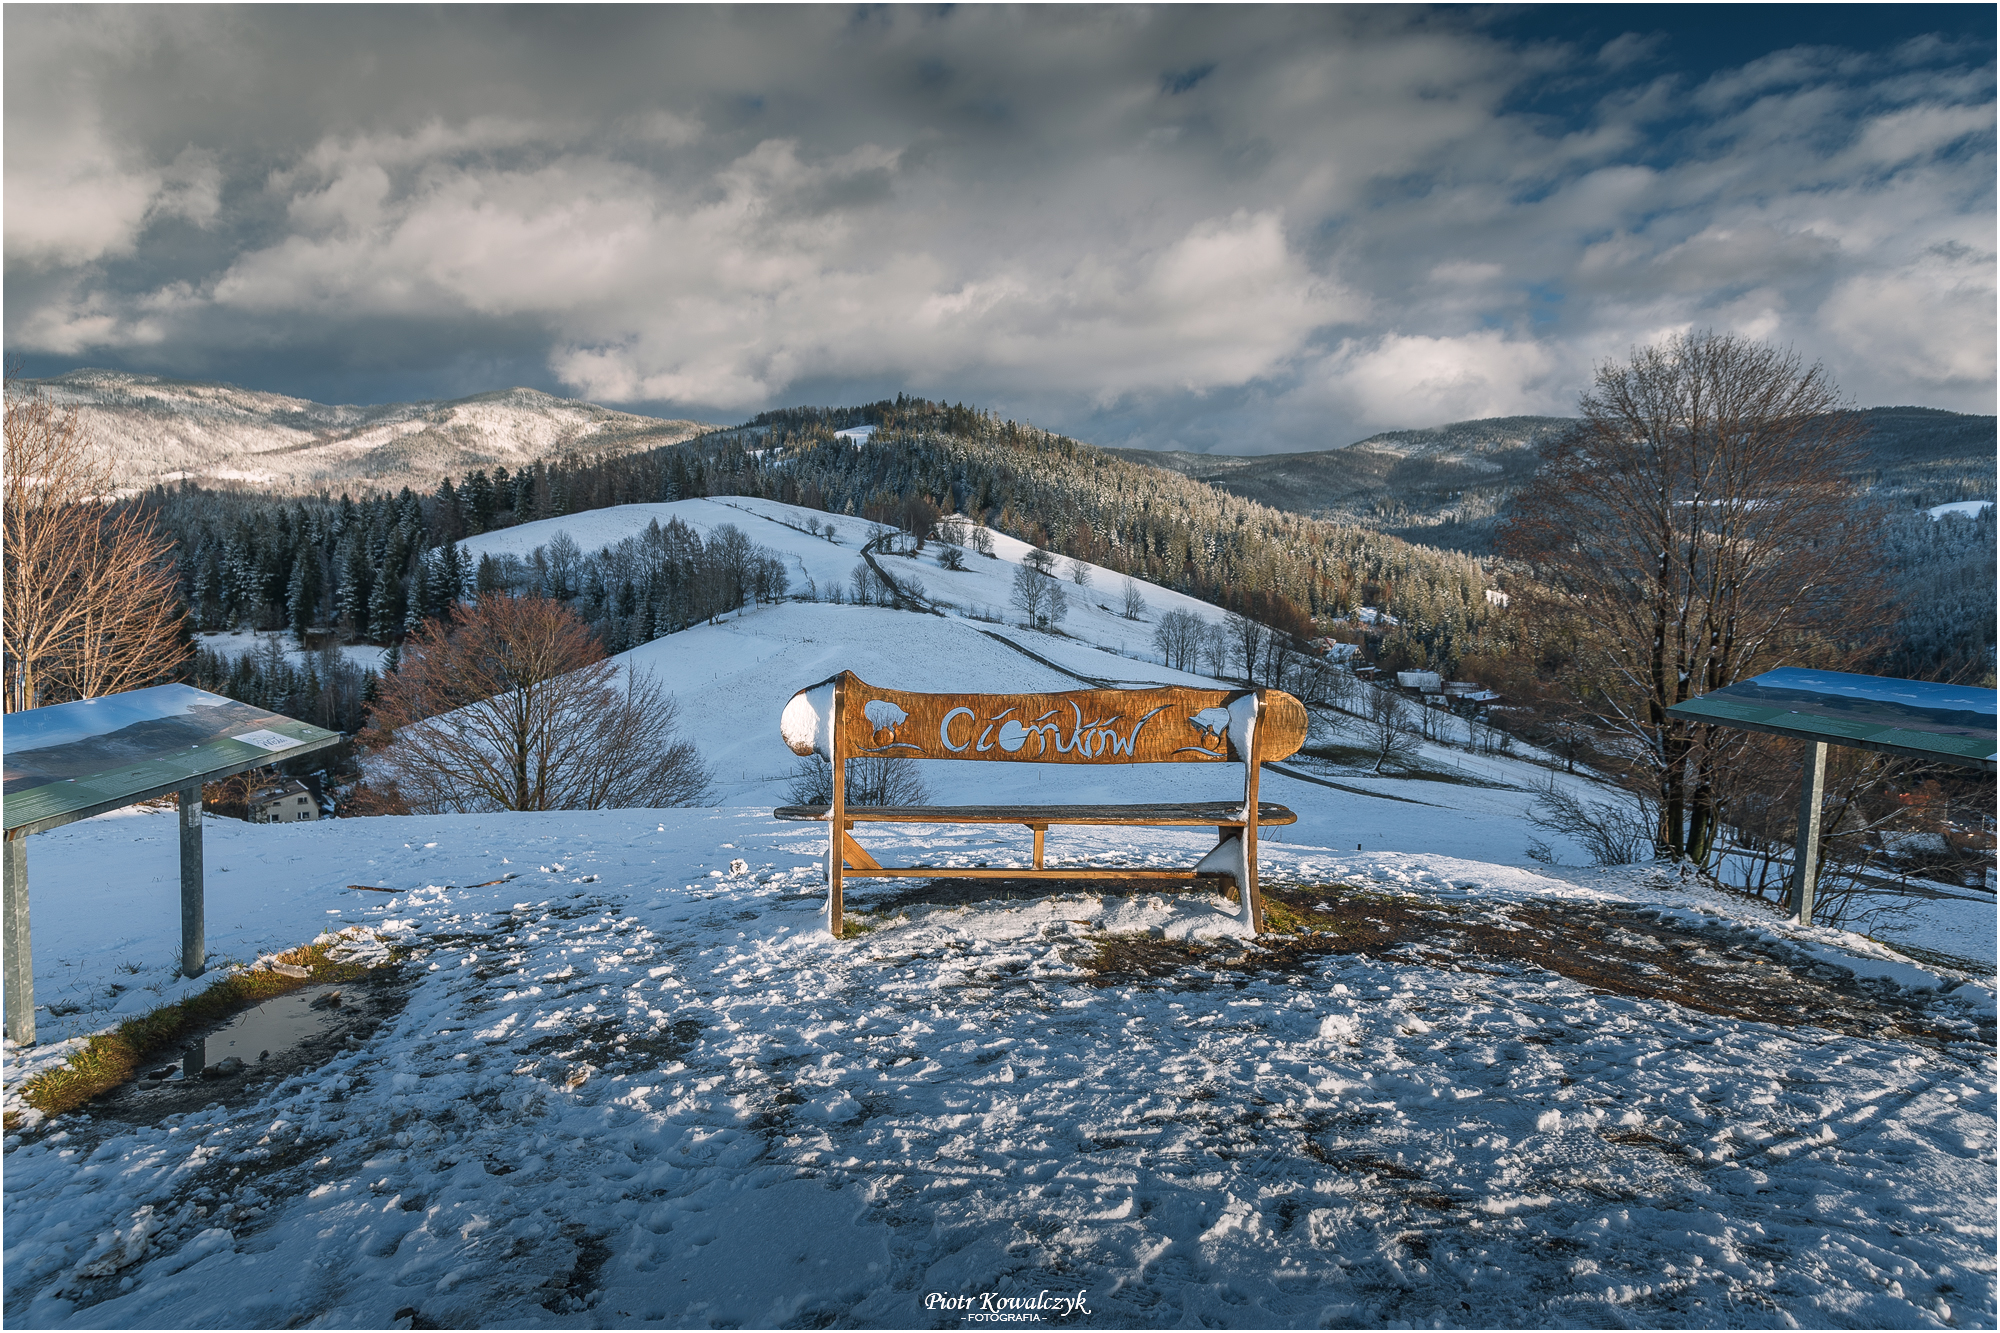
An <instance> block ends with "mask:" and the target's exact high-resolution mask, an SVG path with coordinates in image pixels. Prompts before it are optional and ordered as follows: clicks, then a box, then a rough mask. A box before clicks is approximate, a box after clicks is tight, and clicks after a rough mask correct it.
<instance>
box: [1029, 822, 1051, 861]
mask: <svg viewBox="0 0 2000 1333" xmlns="http://www.w3.org/2000/svg"><path fill="white" fill-rule="evenodd" d="M1028 827H1029V828H1031V829H1033V830H1034V832H1035V869H1037V870H1040V869H1041V868H1042V839H1043V837H1045V836H1046V835H1047V833H1048V831H1049V826H1048V825H1047V824H1030V825H1028Z"/></svg>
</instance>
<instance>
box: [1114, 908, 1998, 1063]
mask: <svg viewBox="0 0 2000 1333" xmlns="http://www.w3.org/2000/svg"><path fill="white" fill-rule="evenodd" d="M1264 895H1265V900H1266V908H1267V913H1268V916H1269V918H1270V922H1271V925H1272V927H1273V929H1274V930H1275V931H1277V932H1280V933H1277V934H1274V935H1268V936H1265V937H1263V938H1262V939H1260V940H1259V941H1258V947H1256V948H1245V947H1243V946H1242V945H1240V944H1230V945H1224V946H1220V947H1215V946H1204V945H1201V944H1190V943H1182V942H1178V941H1170V940H1163V939H1153V938H1147V937H1143V936H1141V937H1131V936H1117V937H1106V938H1102V939H1099V940H1097V941H1095V944H1096V953H1095V956H1094V957H1093V958H1091V959H1089V960H1087V961H1085V962H1084V966H1086V967H1089V968H1090V969H1091V971H1092V972H1093V974H1094V975H1093V977H1092V978H1091V980H1092V982H1093V984H1096V985H1100V986H1115V985H1154V986H1158V985H1166V986H1175V987H1202V986H1212V985H1215V984H1218V983H1224V984H1238V985H1240V984H1243V982H1244V981H1246V980H1248V979H1249V978H1250V977H1251V976H1254V975H1257V974H1260V973H1272V972H1278V973H1315V972H1317V971H1318V970H1319V969H1320V968H1322V967H1323V966H1324V965H1325V962H1326V960H1327V959H1328V958H1330V957H1336V956H1340V955H1349V954H1362V955H1366V956H1369V957H1375V958H1383V959H1389V960H1396V961H1404V962H1409V963H1417V964H1423V965H1427V966H1431V967H1436V968H1440V969H1443V970H1446V971H1455V972H1469V973H1486V974H1489V975H1493V976H1520V975H1526V974H1532V973H1536V972H1541V973H1553V974H1555V975H1558V976H1563V977H1567V978H1569V979H1570V980H1572V981H1576V982H1579V983H1581V984H1583V985H1585V986H1588V987H1590V988H1591V989H1593V990H1596V991H1599V992H1600V993H1603V994H1609V995H1623V996H1629V997H1632V998H1634V999H1649V1000H1666V1001H1670V1002H1672V1003H1674V1004H1677V1005H1680V1006H1682V1007H1683V1008H1687V1009H1692V1010H1695V1011H1697V1012H1700V1013H1706V1014H1714V1015H1716V1016H1717V1017H1723V1018H1731V1019H1743V1020H1748V1021H1752V1022H1761V1023H1773V1024H1776V1025H1778V1026H1781V1027H1798V1026H1814V1027H1823V1028H1827V1029H1830V1030H1832V1031H1835V1032H1841V1033H1845V1034H1847V1035H1850V1036H1863V1037H1885V1038H1895V1037H1901V1038H1906V1039H1910V1040H1915V1041H1920V1042H1925V1043H1934V1044H1940V1045H1942V1044H1949V1043H1953V1042H1963V1041H1973V1042H1978V1043H1980V1044H1983V1045H1988V1046H1990V1045H1992V1044H1993V1040H1994V1032H1993V1027H1992V1025H1991V1023H1990V1022H1988V1023H1981V1024H1972V1023H1967V1022H1963V1021H1960V1020H1956V1019H1951V1018H1942V1017H1940V1016H1939V1015H1937V1014H1936V1013H1934V1012H1933V1011H1932V1010H1931V1008H1930V1006H1929V1004H1928V1002H1927V999H1926V997H1925V996H1924V995H1923V994H1922V993H1916V992H1910V991H1905V990H1902V989H1901V988H1899V987H1897V986H1895V985H1894V984H1892V983H1889V982H1883V981H1876V980H1870V979H1863V978H1857V977H1856V976H1854V975H1853V974H1852V973H1851V972H1848V971H1847V970H1846V969H1844V968H1841V967H1838V966H1835V965H1833V964H1830V963H1827V962H1824V961H1822V960H1819V959H1816V958H1813V957H1811V956H1810V955H1808V954H1805V953H1804V952H1802V951H1799V950H1796V949H1793V948H1791V947H1790V946H1789V945H1786V944H1784V943H1783V942H1781V941H1772V940H1768V939H1761V938H1760V937H1759V933H1758V932H1757V931H1755V930H1752V929H1750V928H1748V927H1744V926H1739V925H1736V924H1734V923H1731V922H1727V921H1719V920H1718V921H1709V922H1705V923H1695V922H1690V921H1688V920H1686V919H1685V918H1682V917H1678V916H1673V915H1669V914H1666V913H1662V912H1660V911H1658V910H1657V909H1649V908H1644V907H1637V906H1625V905H1618V904H1585V903H1561V904H1555V903H1519V904H1512V905H1509V906H1506V907H1499V908H1493V909H1473V908H1470V907H1465V906H1460V905H1457V904H1449V903H1433V902H1424V901H1421V900H1415V899H1408V898H1398V897H1394V896H1391V895H1387V894H1381V893H1376V892H1371V891H1367V890H1362V889H1358V888H1354V887H1352V886H1348V885H1338V884H1334V885H1310V884H1269V883H1267V884H1266V885H1265V886H1264Z"/></svg>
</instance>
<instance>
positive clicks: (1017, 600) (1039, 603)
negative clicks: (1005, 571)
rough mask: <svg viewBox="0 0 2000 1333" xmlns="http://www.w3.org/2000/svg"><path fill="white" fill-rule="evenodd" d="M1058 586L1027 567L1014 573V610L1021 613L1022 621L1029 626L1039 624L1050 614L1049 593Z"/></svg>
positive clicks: (1022, 566)
mask: <svg viewBox="0 0 2000 1333" xmlns="http://www.w3.org/2000/svg"><path fill="white" fill-rule="evenodd" d="M1055 587H1056V585H1055V584H1054V583H1052V582H1050V581H1049V580H1048V579H1046V578H1043V577H1042V576H1041V575H1040V574H1037V573H1036V572H1035V571H1034V570H1032V569H1030V568H1029V567H1028V566H1027V565H1021V566H1020V567H1019V568H1017V569H1015V571H1014V591H1013V596H1012V599H1011V600H1012V601H1013V603H1014V609H1015V610H1016V611H1019V612H1020V613H1021V619H1022V620H1023V621H1024V622H1026V623H1027V624H1029V625H1035V624H1039V623H1040V622H1041V620H1042V619H1043V617H1045V616H1047V615H1048V613H1049V593H1050V592H1051V591H1052V590H1054V589H1055Z"/></svg>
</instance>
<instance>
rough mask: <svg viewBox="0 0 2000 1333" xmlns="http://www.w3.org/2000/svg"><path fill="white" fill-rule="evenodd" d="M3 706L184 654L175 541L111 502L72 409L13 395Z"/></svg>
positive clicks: (116, 686) (85, 694)
mask: <svg viewBox="0 0 2000 1333" xmlns="http://www.w3.org/2000/svg"><path fill="white" fill-rule="evenodd" d="M6 473H7V477H6V494H5V538H4V541H5V550H4V564H5V567H6V574H5V592H4V595H5V599H6V615H5V645H6V694H5V704H6V711H7V712H10V713H11V712H15V711H17V710H19V709H24V708H37V707H40V706H41V705H43V704H48V703H61V702H63V701H64V700H68V699H95V698H98V697H100V696H102V695H106V694H116V693H118V692H119V691H121V690H131V689H137V688H139V687H140V686H143V685H147V684H150V683H152V682H153V681H156V680H158V679H160V678H161V677H163V676H165V675H166V674H168V673H170V672H172V671H173V670H174V669H175V668H176V667H178V666H179V665H180V664H181V662H182V661H184V660H185V659H186V657H187V656H188V650H187V648H186V646H185V645H184V644H183V643H182V642H181V637H180V626H181V619H182V613H181V606H180V599H179V597H178V595H177V593H176V590H175V581H174V573H173V568H172V557H173V542H172V540H171V539H170V538H168V537H165V536H162V535H160V534H159V533H158V532H157V531H156V530H155V529H154V527H153V524H152V521H151V520H150V519H149V518H147V517H146V516H144V515H143V514H141V513H140V512H139V511H138V510H136V509H132V508H122V507H114V506H111V505H109V504H108V503H107V499H108V495H109V492H110V491H111V475H110V472H109V470H108V469H107V468H105V467H104V466H103V465H102V464H100V463H97V462H96V461H94V460H93V459H92V458H91V456H90V450H89V441H88V439H87V438H86V436H85V434H84V430H83V426H82V423H81V422H80V421H79V420H78V418H77V414H76V412H75V410H74V409H64V410H58V409H57V408H56V407H55V406H54V405H52V404H50V403H49V402H48V401H46V400H45V399H43V398H41V397H39V396H23V397H13V396H10V397H9V398H8V399H7V403H6Z"/></svg>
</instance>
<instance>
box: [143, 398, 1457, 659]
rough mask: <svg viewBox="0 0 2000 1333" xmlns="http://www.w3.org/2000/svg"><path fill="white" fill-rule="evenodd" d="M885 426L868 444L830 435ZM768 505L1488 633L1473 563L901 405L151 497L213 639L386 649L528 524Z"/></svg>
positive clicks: (1231, 593)
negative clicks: (453, 559) (658, 509)
mask: <svg viewBox="0 0 2000 1333" xmlns="http://www.w3.org/2000/svg"><path fill="white" fill-rule="evenodd" d="M859 425H866V426H872V427H874V430H873V433H872V436H870V437H869V438H865V439H855V438H844V437H841V436H839V435H837V434H836V432H838V431H841V430H844V429H847V428H849V427H853V426H859ZM730 494H741V495H757V496H764V497H768V498H771V499H775V500H780V501H784V502H787V503H795V504H802V505H806V506H809V507H813V508H819V509H823V510H827V511H833V512H842V513H852V514H857V515H860V516H862V517H866V518H870V519H874V520H877V521H879V522H882V523H883V524H885V525H888V526H892V527H898V528H907V529H911V530H915V531H920V532H922V531H927V530H928V528H929V525H930V523H931V522H933V521H934V520H935V519H936V518H937V517H938V516H939V515H940V514H941V513H945V512H950V511H953V510H956V511H958V512H961V513H964V514H966V515H968V516H970V517H973V518H975V519H978V520H980V521H983V522H985V523H987V524H989V525H990V526H993V527H995V528H997V529H999V530H1000V531H1003V532H1005V533H1008V534H1009V535H1011V536H1015V537H1019V538H1021V539H1022V540H1025V541H1029V542H1032V543H1034V544H1035V545H1037V546H1041V547H1044V548H1047V549H1049V550H1052V551H1056V552H1059V553H1062V554H1067V555H1074V556H1078V557H1081V558H1084V559H1087V560H1090V561H1092V562H1094V563H1096V564H1099V565H1103V566H1106V567H1108V568H1112V569H1116V570H1120V571H1123V572H1127V573H1130V574H1133V575H1136V576H1138V577H1141V578H1144V579H1147V580H1149V581H1152V582H1155V583H1159V584H1162V585H1164V586H1167V587H1171V588H1175V589H1177V590H1179V591H1182V592H1186V593H1189V594H1190V595H1193V596H1197V597H1201V598H1204V599H1206V600H1208V601H1211V602H1214V603H1217V604H1219V605H1226V606H1231V607H1234V608H1236V609H1239V610H1242V611H1243V612H1245V613H1246V614H1250V615H1253V616H1254V617H1255V618H1257V619H1260V620H1263V621H1264V622H1265V623H1267V624H1271V625H1273V626H1275V627H1278V628H1280V629H1284V630H1287V631H1290V632H1293V633H1295V634H1299V635H1302V636H1303V635H1305V634H1308V633H1310V632H1312V629H1313V625H1312V621H1313V619H1314V618H1315V617H1318V618H1321V622H1322V627H1323V626H1324V623H1325V621H1327V620H1329V619H1333V618H1338V617H1341V616H1344V615H1346V614H1347V613H1349V612H1350V611H1351V610H1353V609H1354V608H1356V607H1359V606H1362V605H1370V606H1378V607H1381V608H1383V609H1384V610H1386V611H1388V612H1389V613H1390V614H1391V615H1392V616H1394V617H1395V618H1396V620H1397V621H1399V622H1401V623H1400V625H1399V627H1398V628H1397V629H1396V631H1395V632H1394V634H1393V635H1392V640H1391V643H1390V644H1389V645H1385V646H1386V647H1387V648H1389V649H1390V650H1391V651H1392V652H1393V653H1395V654H1397V655H1399V656H1407V657H1410V658H1414V659H1416V660H1424V659H1425V658H1427V657H1431V656H1435V657H1439V658H1453V657H1456V656H1457V655H1458V654H1460V653H1463V652H1465V651H1468V650H1469V649H1470V648H1471V646H1472V645H1473V641H1474V640H1475V639H1477V638H1478V637H1479V636H1480V635H1481V634H1482V633H1484V632H1485V631H1486V629H1487V627H1488V618H1489V616H1490V615H1491V614H1492V607H1491V605H1490V604H1489V602H1488V599H1487V598H1486V596H1485V592H1486V590H1487V588H1488V586H1489V582H1490V581H1489V577H1488V575H1487V573H1486V572H1485V571H1484V570H1483V569H1482V567H1481V563H1480V562H1479V561H1477V560H1474V559H1471V558H1468V557H1465V556H1462V555H1455V554H1450V553H1446V552H1440V551H1436V550H1431V549H1428V548H1424V547H1420V546H1413V545H1411V544H1409V543H1406V542H1403V541H1400V540H1397V539H1395V538H1393V537H1388V536H1384V535H1382V534H1380V533H1377V532H1372V531H1369V530H1367V529H1364V528H1361V527H1357V526H1353V525H1348V524H1340V523H1332V522H1327V521H1324V520H1320V519H1314V518H1310V517H1307V516H1305V515H1300V514H1292V513H1284V512H1281V511H1278V510H1275V509H1272V508H1269V507H1267V506H1265V505H1261V504H1258V503H1256V502H1254V501H1250V500H1245V499H1243V498H1241V497H1238V496H1233V495H1230V494H1228V493H1226V492H1224V491H1221V490H1218V489H1216V488H1215V487H1213V486H1209V485H1207V484H1205V483H1202V482H1198V481H1194V480H1191V479H1189V478H1187V477H1183V476H1180V475H1178V474H1175V473H1170V472H1163V471H1160V470H1158V469H1155V468H1149V467H1145V466H1142V465H1140V464H1137V463H1134V462H1131V461H1129V460H1127V459H1123V458H1120V457H1118V456H1117V455H1115V454H1113V453H1111V452H1109V451H1107V450H1104V449H1099V448H1095V447H1093V446H1090V445H1087V444H1083V443H1080V442H1078V441H1076V440H1073V439H1069V438H1066V437H1064V436H1060V435H1056V434H1052V433H1050V432H1047V431H1042V430H1038V429H1035V428H1034V427H1031V426H1024V425H1021V424H1019V423H1016V422H1011V421H1001V420H999V419H997V418H996V417H994V416H993V415H991V414H989V413H983V412H980V411H977V410H974V409H971V408H966V407H962V406H946V405H944V404H938V403H931V402H927V401H923V400H917V399H910V398H899V399H897V400H895V401H885V402H881V403H876V404H871V405H868V406H865V407H858V408H847V409H838V410H827V409H798V410H792V411H786V412H775V413H768V414H766V415H764V416H762V417H759V418H758V419H757V420H755V421H753V422H751V423H748V424H747V425H745V426H741V427H736V428H733V429H731V430H726V431H717V432H712V433H710V434H708V435H705V436H702V437H699V438H697V439H695V440H692V441H690V442H688V443H686V444H683V445H678V446H673V447H667V448H660V449H651V450H644V451H641V452H637V453H633V454H628V455H623V456H619V457H610V458H571V459H558V460H555V461H553V462H538V463H535V464H533V465H532V466H529V467H525V468H521V469H519V470H516V471H514V472H511V473H510V472H508V471H507V470H506V469H505V468H498V469H495V470H494V471H492V472H490V473H489V472H488V471H486V470H484V469H479V470H476V471H474V472H473V473H471V474H470V475H469V476H460V477H447V478H443V479H441V480H440V482H439V483H438V484H437V485H435V486H434V487H433V488H431V489H430V490H429V491H428V492H426V493H421V494H420V493H417V492H416V491H414V490H406V491H404V492H403V493H402V494H400V495H397V496H386V495H385V496H377V497H375V498H372V499H368V500H364V501H355V500H349V499H346V498H344V497H343V498H342V499H340V500H330V499H327V498H325V497H321V498H318V499H312V500H303V499H301V500H289V501H268V500H260V499H257V498H254V497H251V496H247V495H242V494H223V493H217V492H210V491H205V490H201V489H198V488H195V487H192V486H174V487H161V488H156V489H155V490H154V491H152V492H150V493H149V494H148V496H147V497H145V501H144V502H145V503H146V504H148V505H150V506H156V507H157V508H158V510H159V512H160V513H161V514H162V516H163V517H164V519H165V520H166V522H167V523H168V525H169V526H170V527H171V528H172V530H173V532H174V533H175V535H176V537H177V538H178V539H179V542H180V544H181V552H182V559H181V569H182V581H183V587H184V589H185V592H186V595H187V597H188V601H189V605H190V606H191V607H192V608H194V610H195V613H196V615H197V617H198V619H199V620H200V621H201V622H202V623H204V624H225V623H234V622H236V621H239V620H242V619H249V620H251V621H254V622H256V623H259V624H261V625H263V626H266V627H276V626H285V625H289V626H293V627H304V626H311V625H324V626H329V627H339V628H341V629H342V630H343V632H344V633H345V634H346V635H348V636H349V637H351V638H353V637H359V638H370V639H373V640H374V641H377V642H380V641H383V640H384V639H385V638H391V637H395V636H397V635H400V634H401V633H402V632H404V630H405V628H406V627H407V626H408V625H409V624H410V623H411V622H412V619H413V618H414V617H420V616H421V615H423V614H425V613H427V612H429V611H430V610H432V609H434V608H435V606H436V604H437V599H438V598H439V597H441V596H443V595H444V592H443V590H442V589H440V588H438V587H437V586H436V582H435V579H434V578H431V577H427V576H426V571H427V570H429V569H431V568H433V567H435V565H436V563H437V562H434V561H433V562H429V563H427V562H426V560H425V556H424V553H425V552H426V551H428V550H431V549H433V548H436V547H439V546H442V545H444V544H445V543H447V542H450V541H455V540H457V539H459V538H462V537H465V536H467V535H470V534H473V533H477V532H481V531H486V530H490V529H492V528H496V527H506V526H510V525H512V524H514V523H517V522H523V521H528V520H532V519H540V518H548V517H554V516H558V515H562V514H568V513H575V512H578V511H581V510H587V509H597V508H603V507H606V506H609V505H616V504H625V503H630V502H634V501H653V500H673V499H681V498H692V497H696V496H703V495H730Z"/></svg>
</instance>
